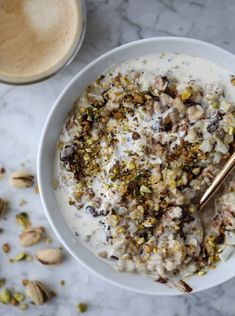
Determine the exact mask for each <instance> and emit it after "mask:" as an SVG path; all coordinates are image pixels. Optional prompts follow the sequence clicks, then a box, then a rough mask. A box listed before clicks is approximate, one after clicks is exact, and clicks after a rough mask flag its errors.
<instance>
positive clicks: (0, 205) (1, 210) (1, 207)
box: [0, 198, 7, 218]
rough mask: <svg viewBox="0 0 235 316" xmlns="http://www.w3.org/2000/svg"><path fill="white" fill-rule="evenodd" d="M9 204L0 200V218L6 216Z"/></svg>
mask: <svg viewBox="0 0 235 316" xmlns="http://www.w3.org/2000/svg"><path fill="white" fill-rule="evenodd" d="M6 207H7V202H6V201H4V200H3V199H1V198H0V218H1V217H3V215H4V214H5V211H6Z"/></svg>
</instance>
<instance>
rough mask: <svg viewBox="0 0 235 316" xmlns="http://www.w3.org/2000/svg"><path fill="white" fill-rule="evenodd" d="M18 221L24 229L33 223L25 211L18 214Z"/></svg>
mask: <svg viewBox="0 0 235 316" xmlns="http://www.w3.org/2000/svg"><path fill="white" fill-rule="evenodd" d="M16 222H17V224H19V225H20V226H22V227H23V228H24V229H26V228H28V227H29V226H30V225H31V223H30V221H29V216H28V214H27V213H25V212H22V213H20V214H17V215H16Z"/></svg>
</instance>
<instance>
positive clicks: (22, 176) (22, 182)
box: [9, 171, 34, 189]
mask: <svg viewBox="0 0 235 316" xmlns="http://www.w3.org/2000/svg"><path fill="white" fill-rule="evenodd" d="M9 182H10V184H11V185H12V186H13V187H14V188H17V189H24V188H28V187H31V186H32V185H33V183H34V176H33V175H31V174H30V173H28V172H26V171H16V172H13V173H12V174H11V176H10V179H9Z"/></svg>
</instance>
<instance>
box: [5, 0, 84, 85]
mask: <svg viewBox="0 0 235 316" xmlns="http://www.w3.org/2000/svg"><path fill="white" fill-rule="evenodd" d="M76 1H77V0H76ZM78 1H80V3H81V17H82V23H81V32H80V35H79V39H78V42H77V45H76V46H75V47H74V50H73V51H72V52H71V55H69V56H68V58H67V59H66V60H65V61H64V63H63V64H61V65H60V66H59V68H56V69H55V70H54V71H53V72H52V73H49V74H47V75H45V76H43V77H41V78H37V79H34V80H27V81H19V82H18V81H10V80H4V79H1V78H0V83H3V84H7V85H13V86H27V85H31V84H35V83H39V82H42V81H45V80H47V79H49V78H51V77H53V76H55V75H56V74H57V73H58V72H59V71H60V70H61V69H63V68H64V67H66V66H68V65H70V64H71V63H72V61H73V60H74V58H75V57H76V55H77V53H78V51H79V50H80V48H81V46H82V44H83V41H84V38H85V34H86V29H87V8H86V3H85V0H78Z"/></svg>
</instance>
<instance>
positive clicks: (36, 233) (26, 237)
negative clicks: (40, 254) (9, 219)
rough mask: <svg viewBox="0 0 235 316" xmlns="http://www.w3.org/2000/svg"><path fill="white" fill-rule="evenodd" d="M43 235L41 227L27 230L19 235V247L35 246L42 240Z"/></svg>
mask: <svg viewBox="0 0 235 316" xmlns="http://www.w3.org/2000/svg"><path fill="white" fill-rule="evenodd" d="M43 233H44V228H43V227H35V228H29V229H27V230H25V231H23V233H21V234H20V235H19V239H20V245H21V246H22V247H29V246H32V245H34V244H37V243H38V242H39V241H40V240H41V239H42V236H43Z"/></svg>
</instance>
